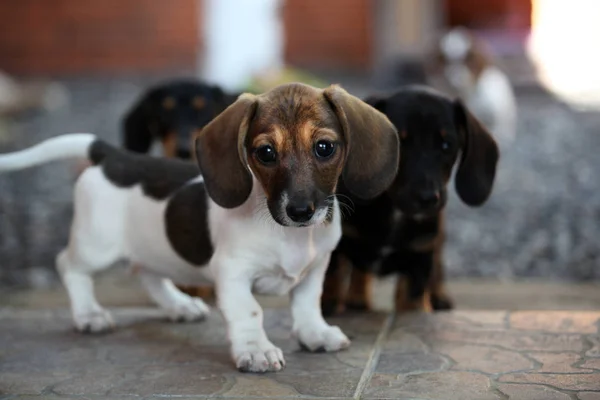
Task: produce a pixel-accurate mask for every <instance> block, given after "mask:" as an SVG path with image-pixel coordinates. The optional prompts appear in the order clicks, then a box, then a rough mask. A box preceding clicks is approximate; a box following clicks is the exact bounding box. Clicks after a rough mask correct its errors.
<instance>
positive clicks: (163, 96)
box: [123, 80, 239, 159]
mask: <svg viewBox="0 0 600 400" xmlns="http://www.w3.org/2000/svg"><path fill="white" fill-rule="evenodd" d="M238 95H239V94H236V95H232V94H228V93H225V92H223V90H221V88H220V87H218V86H211V85H208V84H206V83H203V82H200V81H194V80H176V81H171V82H165V83H161V84H159V85H157V86H155V87H152V88H150V89H149V90H148V91H147V92H146V93H144V95H143V96H142V97H141V98H140V99H139V100H138V101H137V102H136V103H135V104H134V105H133V107H132V108H131V110H129V111H128V112H127V114H126V115H125V117H124V119H123V146H124V147H125V148H126V149H127V150H130V151H134V152H137V153H148V152H149V151H150V149H151V147H152V144H153V142H154V141H155V140H159V141H160V142H161V144H162V150H163V153H164V155H166V156H167V157H179V158H183V159H189V158H191V156H192V153H191V151H190V149H191V147H192V135H193V133H194V132H196V131H198V130H200V129H202V128H204V126H205V125H206V124H208V123H209V122H210V121H211V120H212V119H213V118H214V117H216V116H217V115H218V114H219V113H220V112H222V111H223V110H224V109H225V108H227V107H228V106H229V105H230V104H232V103H233V102H234V101H235V100H236V98H237V97H238Z"/></svg>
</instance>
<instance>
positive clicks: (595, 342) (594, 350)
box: [585, 335, 600, 357]
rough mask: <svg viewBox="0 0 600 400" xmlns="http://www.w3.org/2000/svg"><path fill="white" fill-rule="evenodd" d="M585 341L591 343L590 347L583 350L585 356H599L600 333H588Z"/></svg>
mask: <svg viewBox="0 0 600 400" xmlns="http://www.w3.org/2000/svg"><path fill="white" fill-rule="evenodd" d="M586 339H587V341H588V342H589V343H590V345H591V349H589V350H588V351H586V352H585V356H586V357H600V335H588V336H586Z"/></svg>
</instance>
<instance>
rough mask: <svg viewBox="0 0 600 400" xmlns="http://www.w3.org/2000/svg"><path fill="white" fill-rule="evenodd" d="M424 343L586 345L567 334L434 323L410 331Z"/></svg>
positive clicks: (524, 347) (527, 347)
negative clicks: (434, 325)
mask: <svg viewBox="0 0 600 400" xmlns="http://www.w3.org/2000/svg"><path fill="white" fill-rule="evenodd" d="M411 332H412V333H414V334H416V335H419V332H420V336H421V338H422V339H423V340H424V342H425V343H436V342H450V343H463V344H472V345H486V346H497V347H502V348H505V349H508V350H515V351H544V350H547V349H552V350H553V351H557V352H558V351H572V352H580V351H583V350H584V348H585V347H586V345H585V343H584V339H583V337H582V336H581V335H578V334H571V333H562V334H560V333H546V332H517V331H502V330H482V329H469V328H468V327H460V328H457V327H454V326H450V325H449V326H446V327H444V326H437V327H434V328H422V329H415V330H412V331H411Z"/></svg>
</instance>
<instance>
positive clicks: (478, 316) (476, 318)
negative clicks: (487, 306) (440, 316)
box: [451, 310, 509, 328]
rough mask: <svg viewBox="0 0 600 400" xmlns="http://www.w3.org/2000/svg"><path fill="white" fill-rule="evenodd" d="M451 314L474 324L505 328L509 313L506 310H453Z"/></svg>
mask: <svg viewBox="0 0 600 400" xmlns="http://www.w3.org/2000/svg"><path fill="white" fill-rule="evenodd" d="M451 315H452V316H453V317H454V318H457V319H460V320H464V321H465V322H467V323H469V324H471V325H475V326H484V327H488V328H506V321H507V319H508V318H507V317H508V315H509V313H508V312H506V311H483V310H468V311H467V310H455V311H453V312H452V314H451Z"/></svg>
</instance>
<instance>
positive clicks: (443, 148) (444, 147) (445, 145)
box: [442, 141, 450, 151]
mask: <svg viewBox="0 0 600 400" xmlns="http://www.w3.org/2000/svg"><path fill="white" fill-rule="evenodd" d="M442 150H443V151H448V150H450V143H448V142H446V141H443V142H442Z"/></svg>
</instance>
